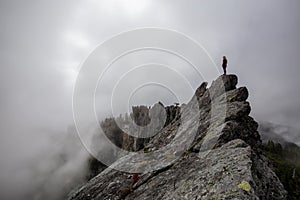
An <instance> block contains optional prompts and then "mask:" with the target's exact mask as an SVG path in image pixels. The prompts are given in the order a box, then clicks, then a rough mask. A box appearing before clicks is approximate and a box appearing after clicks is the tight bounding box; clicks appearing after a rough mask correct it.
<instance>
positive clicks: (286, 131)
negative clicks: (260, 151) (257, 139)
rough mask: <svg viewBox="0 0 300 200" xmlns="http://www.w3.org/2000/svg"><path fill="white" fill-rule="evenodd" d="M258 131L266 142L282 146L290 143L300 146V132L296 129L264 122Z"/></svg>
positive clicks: (260, 124)
mask: <svg viewBox="0 0 300 200" xmlns="http://www.w3.org/2000/svg"><path fill="white" fill-rule="evenodd" d="M258 130H259V132H260V134H261V136H262V137H261V138H262V140H263V141H265V142H267V141H268V140H272V141H274V142H277V143H280V144H282V145H285V143H287V142H289V143H295V144H297V145H298V146H300V131H299V130H297V129H295V128H292V127H289V126H284V125H279V124H274V123H271V122H266V121H265V122H264V121H262V122H260V123H259V128H258Z"/></svg>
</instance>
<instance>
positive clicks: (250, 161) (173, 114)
mask: <svg viewBox="0 0 300 200" xmlns="http://www.w3.org/2000/svg"><path fill="white" fill-rule="evenodd" d="M236 85H237V77H236V76H235V75H222V76H220V77H219V78H218V79H217V80H215V81H214V82H213V83H212V84H211V86H210V88H206V87H207V83H203V84H201V86H200V87H199V88H198V89H197V90H196V92H195V95H194V96H193V97H192V99H191V101H190V102H189V103H187V104H186V105H182V106H181V107H179V106H173V107H169V108H168V109H169V110H168V109H166V110H167V115H168V116H167V120H168V123H166V124H165V126H164V127H163V128H162V129H160V130H158V132H157V134H156V135H154V136H152V137H151V138H149V139H148V141H147V143H144V145H145V148H144V150H141V151H139V152H137V154H128V155H126V156H124V157H122V158H121V159H119V160H117V161H116V162H115V163H113V165H112V166H111V167H109V168H106V169H105V170H104V171H102V172H101V173H100V174H98V175H97V176H96V177H94V178H93V179H91V180H90V181H89V182H88V183H86V184H85V185H84V186H82V187H81V188H80V189H78V190H77V191H74V192H72V193H70V199H74V200H75V199H76V200H80V199H149V200H150V199H286V191H285V190H284V188H283V186H282V184H281V182H280V181H279V179H278V178H277V176H276V174H275V173H274V172H273V171H272V169H271V168H270V167H269V161H268V160H267V159H266V158H265V157H264V156H263V155H262V154H261V151H260V144H261V140H260V135H259V133H258V132H257V128H258V124H257V123H256V122H255V121H254V119H253V118H251V117H250V116H249V113H250V110H251V108H250V105H249V103H248V102H246V99H247V98H248V91H247V89H246V88H245V87H240V88H236ZM123 141H124V139H123ZM145 149H146V150H147V151H145ZM157 160H159V162H156V161H157ZM115 169H122V170H123V171H128V172H140V174H139V179H138V181H137V182H136V183H134V185H133V187H132V190H130V187H131V186H130V185H131V183H132V174H131V173H126V172H122V171H118V170H115Z"/></svg>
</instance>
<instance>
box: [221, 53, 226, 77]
mask: <svg viewBox="0 0 300 200" xmlns="http://www.w3.org/2000/svg"><path fill="white" fill-rule="evenodd" d="M222 67H223V71H224V75H226V67H227V59H226V56H223V63H222Z"/></svg>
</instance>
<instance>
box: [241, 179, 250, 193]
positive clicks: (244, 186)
mask: <svg viewBox="0 0 300 200" xmlns="http://www.w3.org/2000/svg"><path fill="white" fill-rule="evenodd" d="M238 188H240V189H243V190H245V191H247V192H249V191H250V189H251V186H250V184H249V183H248V182H247V181H242V182H241V183H240V184H239V185H238Z"/></svg>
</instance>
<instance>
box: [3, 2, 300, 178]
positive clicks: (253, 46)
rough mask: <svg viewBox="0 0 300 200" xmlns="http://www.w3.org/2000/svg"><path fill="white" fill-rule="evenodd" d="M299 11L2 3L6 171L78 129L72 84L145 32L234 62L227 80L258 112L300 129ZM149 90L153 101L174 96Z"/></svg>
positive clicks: (246, 5)
mask: <svg viewBox="0 0 300 200" xmlns="http://www.w3.org/2000/svg"><path fill="white" fill-rule="evenodd" d="M299 8H300V1H298V0H289V1H283V0H265V1H260V0H251V1H250V0H249V1H240V0H227V1H216V0H210V1H201V0H190V1H183V0H182V1H179V0H165V1H161V0H152V1H150V0H123V1H121V0H120V1H117V0H107V1H104V0H98V1H97V0H84V1H83V0H82V1H71V0H65V1H54V0H51V1H50V0H49V1H40V0H35V1H34V0H31V1H30V0H29V1H15V0H7V1H3V0H2V1H1V2H0V41H1V42H0V67H1V75H0V76H1V78H0V109H1V112H0V127H1V133H0V134H1V135H0V152H1V153H0V155H1V174H4V173H6V172H7V171H8V170H9V169H10V168H11V166H16V165H18V163H19V162H20V160H26V159H27V158H30V157H31V156H32V155H34V154H35V152H37V151H39V150H40V149H41V148H46V147H45V146H47V144H48V143H49V140H48V139H47V138H49V135H51V134H52V133H53V134H54V133H58V132H59V133H61V132H64V131H65V130H66V129H67V127H68V126H69V125H71V124H73V119H72V91H73V86H74V83H75V80H76V76H77V73H78V71H79V66H80V63H81V62H83V60H84V59H85V58H86V57H87V56H88V55H89V53H90V52H91V51H92V50H93V49H94V48H95V47H96V46H97V45H98V44H100V43H102V42H103V41H105V40H106V39H107V38H110V37H111V36H113V35H116V34H118V33H120V32H123V31H127V30H131V29H135V28H141V27H161V28H167V29H173V30H177V31H179V32H182V33H184V34H187V35H189V36H190V37H192V38H194V39H195V40H197V41H198V42H199V43H200V44H202V45H203V47H204V48H205V49H206V50H207V52H208V53H209V55H210V56H211V57H212V59H213V61H214V62H215V63H216V64H218V65H219V66H220V62H221V57H222V56H223V55H226V56H227V58H228V71H229V73H234V74H237V75H238V77H239V85H240V86H247V88H248V89H249V92H250V98H249V101H250V103H251V107H252V112H251V115H252V116H254V117H255V119H256V120H257V121H260V120H264V121H271V122H274V123H278V124H284V125H288V126H292V127H294V128H297V129H300V124H299V120H300V101H299V95H300V87H299V86H300V84H299V83H300V78H299V74H300V66H299V59H300V58H299V52H300V38H299V37H300V12H299ZM219 70H220V71H221V69H219ZM116 72H117V71H116ZM112 73H114V72H112ZM162 73H163V72H162ZM141 75H142V74H141ZM165 75H166V76H167V75H168V73H166V74H165ZM191 81H194V82H195V81H196V82H197V81H199V80H191ZM201 81H202V80H201ZM207 81H211V80H207ZM147 93H148V94H149V99H151V101H147V99H145V102H146V103H149V102H150V103H151V102H155V101H156V100H157V101H158V100H159V98H166V97H165V96H163V95H162V96H159V95H157V93H155V90H149V91H147ZM185 95H187V94H185ZM153 97H156V98H153ZM186 98H189V97H188V96H185V97H184V98H183V99H186ZM149 99H148V100H149ZM143 100H144V99H138V98H137V102H142V101H143ZM173 101H174V98H173V97H172V98H170V99H169V100H168V99H165V102H166V103H172V102H173ZM98 112H101V108H100V110H99V111H98ZM7 154H9V156H7Z"/></svg>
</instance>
